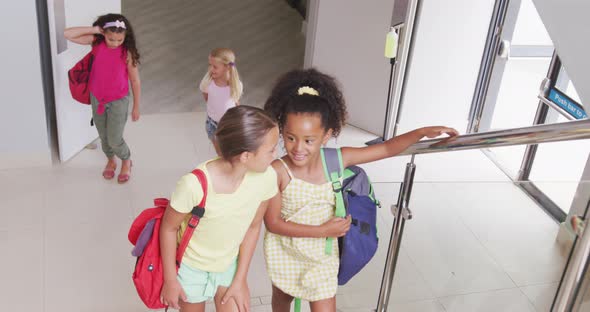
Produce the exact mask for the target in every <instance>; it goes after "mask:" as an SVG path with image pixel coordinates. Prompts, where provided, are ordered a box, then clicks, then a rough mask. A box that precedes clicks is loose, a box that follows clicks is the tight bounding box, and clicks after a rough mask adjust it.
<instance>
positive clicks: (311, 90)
mask: <svg viewBox="0 0 590 312" xmlns="http://www.w3.org/2000/svg"><path fill="white" fill-rule="evenodd" d="M297 94H299V95H303V94H309V95H313V96H318V95H320V94H319V93H318V91H317V90H316V89H314V88H312V87H308V86H304V87H301V88H299V89H298V90H297Z"/></svg>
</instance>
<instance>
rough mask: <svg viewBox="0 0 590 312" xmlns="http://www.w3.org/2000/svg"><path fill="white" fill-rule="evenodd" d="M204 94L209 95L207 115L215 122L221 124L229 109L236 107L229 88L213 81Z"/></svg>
mask: <svg viewBox="0 0 590 312" xmlns="http://www.w3.org/2000/svg"><path fill="white" fill-rule="evenodd" d="M204 92H205V93H207V94H208V96H207V115H209V117H211V119H213V120H214V121H215V122H219V120H220V119H221V117H222V116H223V114H225V112H227V110H228V109H230V108H232V107H234V106H236V102H234V100H233V99H232V98H231V89H230V87H229V86H225V87H220V86H218V85H216V84H215V82H214V81H213V80H211V82H210V83H209V86H208V87H207V90H206V91H204Z"/></svg>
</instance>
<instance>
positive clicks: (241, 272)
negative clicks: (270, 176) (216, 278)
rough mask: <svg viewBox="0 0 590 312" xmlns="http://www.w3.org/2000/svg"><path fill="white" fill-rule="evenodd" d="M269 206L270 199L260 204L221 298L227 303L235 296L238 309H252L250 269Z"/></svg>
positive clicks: (222, 302) (222, 301) (223, 302)
mask: <svg viewBox="0 0 590 312" xmlns="http://www.w3.org/2000/svg"><path fill="white" fill-rule="evenodd" d="M267 207H268V200H267V201H264V202H262V203H261V204H260V206H258V210H257V211H256V216H254V220H252V223H250V227H249V228H248V230H247V232H246V235H244V239H243V240H242V243H241V244H240V253H239V255H238V268H237V270H236V274H235V276H234V280H233V282H232V283H231V285H230V286H229V288H228V290H227V291H226V292H225V294H224V295H223V298H222V299H221V304H226V303H227V302H228V301H229V300H230V298H233V299H234V301H235V302H236V304H237V306H238V311H240V312H241V311H250V290H249V288H248V281H247V278H248V269H249V268H250V261H251V260H252V255H254V249H256V242H258V237H259V235H260V226H261V225H262V219H263V217H264V213H265V212H266V209H267Z"/></svg>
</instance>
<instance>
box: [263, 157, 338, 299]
mask: <svg viewBox="0 0 590 312" xmlns="http://www.w3.org/2000/svg"><path fill="white" fill-rule="evenodd" d="M280 160H281V163H282V164H283V165H284V166H285V168H286V169H287V172H288V174H289V177H290V178H291V181H290V182H289V184H288V185H287V187H286V188H285V190H283V192H282V193H281V195H282V208H281V216H282V218H283V219H284V220H287V221H289V222H294V223H299V224H307V225H320V224H322V223H324V222H326V221H328V220H330V219H331V218H332V217H333V216H334V205H335V201H334V191H332V185H331V183H329V182H328V183H324V184H321V185H317V184H312V183H309V182H305V181H303V180H299V179H297V178H296V177H295V176H293V173H292V172H291V170H289V167H288V166H287V164H286V163H284V162H283V160H282V159H280ZM264 256H265V259H266V267H267V270H268V273H269V275H270V279H271V281H272V284H273V285H274V286H275V287H277V288H279V289H280V290H282V291H283V292H284V293H286V294H289V295H291V296H293V297H296V298H301V299H303V300H307V301H318V300H322V299H327V298H331V297H334V296H335V295H336V289H337V287H338V266H339V263H340V261H339V258H338V239H336V238H334V239H333V240H332V252H331V254H329V255H328V254H326V238H310V237H286V236H280V235H276V234H273V233H270V232H268V231H267V232H266V234H265V236H264Z"/></svg>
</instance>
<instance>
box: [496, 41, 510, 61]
mask: <svg viewBox="0 0 590 312" xmlns="http://www.w3.org/2000/svg"><path fill="white" fill-rule="evenodd" d="M498 56H499V57H500V58H501V59H505V60H506V59H508V57H510V40H501V41H500V46H499V47H498Z"/></svg>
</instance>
